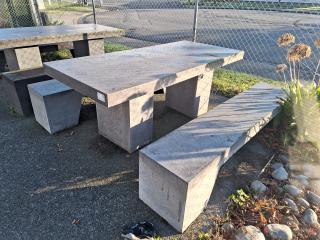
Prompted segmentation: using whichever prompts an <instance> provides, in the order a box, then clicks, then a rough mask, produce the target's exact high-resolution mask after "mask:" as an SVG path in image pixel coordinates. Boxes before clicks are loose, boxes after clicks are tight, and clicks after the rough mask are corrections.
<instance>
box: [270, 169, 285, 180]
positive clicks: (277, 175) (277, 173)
mask: <svg viewBox="0 0 320 240" xmlns="http://www.w3.org/2000/svg"><path fill="white" fill-rule="evenodd" d="M271 175H272V177H273V178H274V179H276V180H279V181H283V180H287V179H288V176H289V175H288V173H287V171H286V170H285V169H284V168H283V167H280V168H278V169H276V170H274V171H273V172H272V174H271Z"/></svg>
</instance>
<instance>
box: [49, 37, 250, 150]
mask: <svg viewBox="0 0 320 240" xmlns="http://www.w3.org/2000/svg"><path fill="white" fill-rule="evenodd" d="M243 56H244V52H243V51H239V50H234V49H228V48H222V47H218V46H212V45H207V44H201V43H193V42H189V41H180V42H175V43H169V44H163V45H157V46H151V47H146V48H140V49H134V50H127V51H122V52H115V53H109V54H104V55H99V56H89V57H83V58H75V59H68V60H62V61H56V62H50V63H45V64H44V70H45V73H46V74H48V75H49V76H51V77H53V78H55V79H57V80H59V81H61V82H63V83H65V84H67V85H69V86H70V87H71V88H73V89H75V90H76V91H78V92H80V93H81V94H83V95H85V96H89V97H90V98H92V99H94V100H95V101H96V107H97V117H98V129H99V133H100V134H101V135H103V136H105V137H106V138H108V139H109V140H111V141H113V142H114V143H116V144H118V145H120V146H121V147H122V148H124V149H126V150H127V151H128V152H133V151H135V150H137V149H138V148H140V147H141V146H144V145H146V144H148V143H150V141H151V140H152V132H153V95H154V92H155V91H157V90H160V89H163V88H166V103H167V105H168V106H169V107H171V108H173V109H175V110H177V111H179V112H181V113H183V114H185V115H187V116H189V117H197V116H199V115H201V114H203V113H205V112H207V110H208V104H209V98H210V92H211V85H212V76H213V71H214V69H216V68H218V67H221V66H225V65H228V64H231V63H233V62H236V61H239V60H241V59H242V58H243Z"/></svg>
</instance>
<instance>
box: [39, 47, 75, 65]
mask: <svg viewBox="0 0 320 240" xmlns="http://www.w3.org/2000/svg"><path fill="white" fill-rule="evenodd" d="M42 58H43V60H44V61H46V62H48V61H56V60H62V59H69V58H72V54H71V52H70V50H68V49H63V50H59V51H54V52H48V53H44V54H43V55H42Z"/></svg>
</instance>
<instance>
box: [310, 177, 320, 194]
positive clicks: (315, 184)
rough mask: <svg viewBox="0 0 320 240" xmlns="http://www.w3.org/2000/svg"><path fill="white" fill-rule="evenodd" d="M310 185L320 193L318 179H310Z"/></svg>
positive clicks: (319, 181)
mask: <svg viewBox="0 0 320 240" xmlns="http://www.w3.org/2000/svg"><path fill="white" fill-rule="evenodd" d="M310 186H311V189H312V190H313V191H314V192H315V193H317V194H320V180H311V181H310Z"/></svg>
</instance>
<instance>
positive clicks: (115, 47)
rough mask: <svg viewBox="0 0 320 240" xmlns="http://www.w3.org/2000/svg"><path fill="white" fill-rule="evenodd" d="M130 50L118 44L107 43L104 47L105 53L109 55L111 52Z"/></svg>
mask: <svg viewBox="0 0 320 240" xmlns="http://www.w3.org/2000/svg"><path fill="white" fill-rule="evenodd" d="M129 49H130V48H129V47H127V46H125V45H123V44H120V43H111V42H107V43H106V44H105V45H104V51H105V52H106V53H111V52H118V51H123V50H129Z"/></svg>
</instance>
